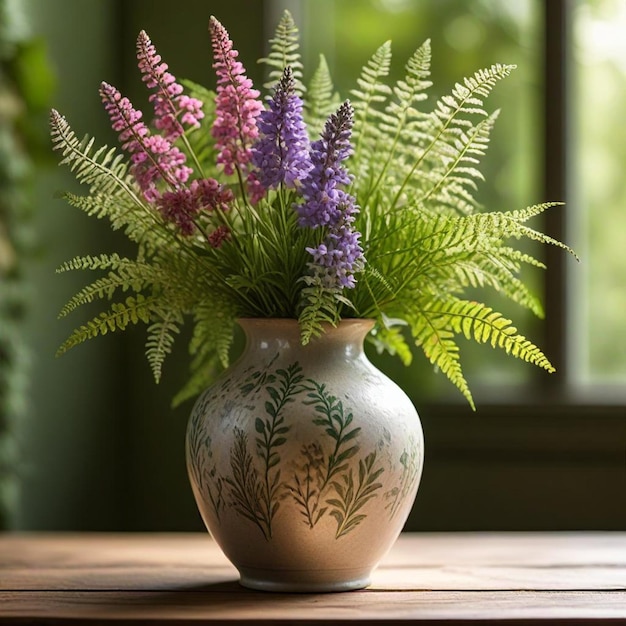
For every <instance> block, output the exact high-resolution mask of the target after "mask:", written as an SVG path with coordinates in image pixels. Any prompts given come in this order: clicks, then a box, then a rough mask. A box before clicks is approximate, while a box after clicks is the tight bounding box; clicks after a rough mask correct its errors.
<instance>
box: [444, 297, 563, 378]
mask: <svg viewBox="0 0 626 626" xmlns="http://www.w3.org/2000/svg"><path fill="white" fill-rule="evenodd" d="M450 321H451V324H452V328H453V329H454V331H455V332H456V333H463V335H464V336H465V337H466V339H473V340H474V341H477V342H478V343H487V342H489V343H491V346H492V347H493V348H501V349H503V350H505V351H506V353H507V354H512V355H513V356H515V357H517V358H518V359H521V360H523V361H526V362H527V363H532V364H533V365H537V366H538V367H541V368H543V369H545V370H547V371H548V372H554V371H555V369H554V367H553V366H552V364H551V363H550V361H549V360H548V358H547V357H546V356H545V354H544V353H543V352H542V351H541V350H540V349H539V348H538V347H537V346H536V345H534V344H533V343H532V342H531V341H529V340H528V339H526V337H524V336H523V335H520V334H519V333H518V332H517V328H515V326H513V324H512V322H511V320H509V319H506V318H505V317H503V316H502V314H501V313H498V312H497V311H494V310H493V309H492V308H491V307H488V306H486V305H484V304H482V303H480V302H465V301H458V304H457V305H455V306H454V311H453V312H452V311H451V312H450Z"/></svg>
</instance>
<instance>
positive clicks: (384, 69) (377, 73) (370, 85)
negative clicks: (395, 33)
mask: <svg viewBox="0 0 626 626" xmlns="http://www.w3.org/2000/svg"><path fill="white" fill-rule="evenodd" d="M390 67H391V41H386V42H385V43H384V44H383V45H382V46H380V48H378V50H376V52H374V54H373V55H372V57H371V58H370V59H369V61H368V62H367V63H366V64H365V65H364V67H363V69H362V70H361V75H360V76H359V78H358V79H357V87H358V88H355V89H352V90H351V92H350V93H351V95H352V105H353V107H354V127H353V131H352V137H353V144H354V157H353V161H354V162H355V163H356V164H358V165H359V166H361V167H363V168H364V167H365V166H366V165H367V163H366V161H367V155H369V154H373V153H374V151H375V150H374V148H373V145H374V144H375V142H376V139H377V138H378V137H379V134H380V131H379V129H378V127H377V126H376V125H375V124H370V123H369V122H370V121H371V120H373V119H377V118H378V117H379V110H378V109H377V108H376V106H377V105H378V106H379V107H382V105H384V103H385V102H386V101H387V98H388V97H389V94H390V93H391V88H390V87H389V85H387V84H386V83H385V82H383V80H384V78H386V77H387V76H388V75H389V69H390ZM368 148H369V149H368ZM359 174H362V172H359Z"/></svg>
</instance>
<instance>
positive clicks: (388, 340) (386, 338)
mask: <svg viewBox="0 0 626 626" xmlns="http://www.w3.org/2000/svg"><path fill="white" fill-rule="evenodd" d="M367 339H368V341H369V342H370V343H371V344H373V345H374V346H375V347H376V351H377V352H378V354H382V353H383V352H388V353H389V354H390V355H391V356H394V355H396V356H398V358H399V359H400V361H401V362H402V364H403V365H406V366H407V367H408V366H409V365H411V363H412V361H413V353H412V352H411V348H410V347H409V345H408V344H407V342H406V339H405V337H404V333H403V329H402V326H392V325H388V324H385V323H382V324H379V325H377V327H376V329H375V330H374V331H372V332H371V333H370V334H369V335H368V337H367Z"/></svg>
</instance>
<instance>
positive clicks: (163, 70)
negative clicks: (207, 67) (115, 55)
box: [137, 30, 204, 142]
mask: <svg viewBox="0 0 626 626" xmlns="http://www.w3.org/2000/svg"><path fill="white" fill-rule="evenodd" d="M137 60H138V62H139V69H140V70H141V73H142V80H143V81H144V82H145V83H146V85H147V86H148V88H149V89H154V90H156V91H155V93H153V94H151V95H150V98H149V100H150V102H152V104H153V105H154V114H155V121H154V124H155V126H156V128H158V129H159V130H162V131H165V135H164V136H165V138H166V139H167V140H168V141H171V142H174V141H175V140H176V139H177V138H178V137H180V136H181V135H182V134H183V132H184V130H183V124H185V125H188V126H191V127H198V126H199V125H200V120H201V119H202V118H203V117H204V113H203V112H202V102H200V100H197V99H196V98H191V97H189V96H186V95H184V94H183V88H182V86H181V85H180V84H178V83H177V82H176V78H175V77H174V76H173V75H172V74H171V73H170V72H168V71H167V69H168V67H167V64H166V63H162V62H161V57H160V55H158V54H157V52H156V48H155V47H154V45H153V44H152V42H151V41H150V38H149V37H148V35H147V34H146V32H145V31H143V30H142V31H141V32H140V33H139V36H138V37H137ZM179 117H180V121H179Z"/></svg>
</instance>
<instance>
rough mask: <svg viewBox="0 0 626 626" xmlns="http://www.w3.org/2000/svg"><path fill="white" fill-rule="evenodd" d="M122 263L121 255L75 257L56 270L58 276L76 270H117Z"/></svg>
mask: <svg viewBox="0 0 626 626" xmlns="http://www.w3.org/2000/svg"><path fill="white" fill-rule="evenodd" d="M121 261H122V257H120V255H119V254H117V253H115V252H114V253H113V254H100V255H99V256H89V255H87V256H75V257H74V258H73V259H70V260H69V261H65V262H63V263H62V264H61V265H60V266H59V267H58V268H57V270H56V273H57V274H62V273H63V272H72V271H75V270H108V269H111V268H116V267H118V266H119V264H120V262H121Z"/></svg>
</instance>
